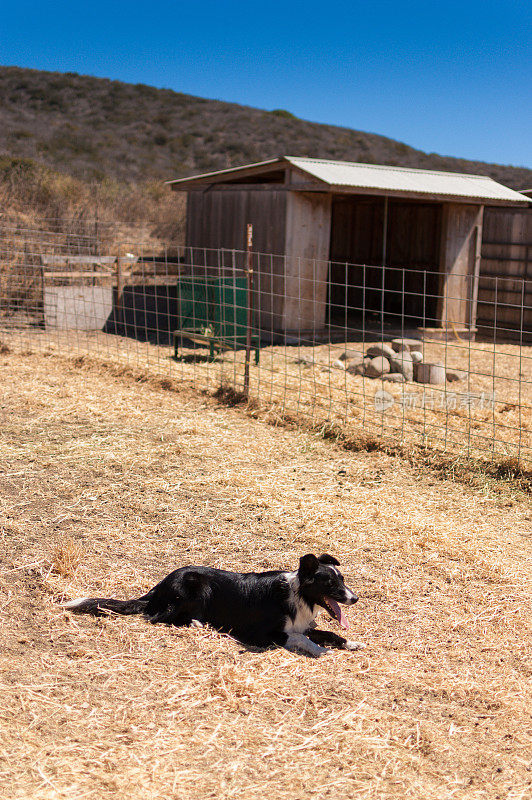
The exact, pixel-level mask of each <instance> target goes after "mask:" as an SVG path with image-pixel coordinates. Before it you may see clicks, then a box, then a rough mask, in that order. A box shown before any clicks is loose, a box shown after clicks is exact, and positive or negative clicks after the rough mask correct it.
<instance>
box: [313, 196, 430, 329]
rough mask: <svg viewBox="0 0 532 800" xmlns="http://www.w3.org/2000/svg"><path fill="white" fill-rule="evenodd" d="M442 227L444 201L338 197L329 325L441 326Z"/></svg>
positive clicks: (333, 230) (333, 227) (334, 211)
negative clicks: (362, 320) (354, 321)
mask: <svg viewBox="0 0 532 800" xmlns="http://www.w3.org/2000/svg"><path fill="white" fill-rule="evenodd" d="M385 218H386V219H385ZM441 223H442V206H441V204H439V203H421V202H415V201H400V200H398V201H394V200H392V201H389V202H387V201H385V200H383V198H380V197H364V196H362V197H360V196H356V195H355V196H347V197H345V196H338V197H334V198H333V202H332V220H331V246H330V258H331V266H330V273H329V275H330V278H329V297H328V320H329V323H330V324H333V325H334V324H337V325H343V324H345V323H346V316H351V317H356V316H359V317H360V316H366V317H367V319H368V320H371V319H377V318H379V319H382V321H386V322H388V323H390V324H392V325H393V324H395V325H397V324H401V323H405V324H407V325H428V326H434V325H436V322H437V305H438V303H437V299H438V289H439V260H440V231H441ZM383 264H385V265H386V266H385V267H383ZM346 309H349V314H348V315H346ZM347 321H349V320H347Z"/></svg>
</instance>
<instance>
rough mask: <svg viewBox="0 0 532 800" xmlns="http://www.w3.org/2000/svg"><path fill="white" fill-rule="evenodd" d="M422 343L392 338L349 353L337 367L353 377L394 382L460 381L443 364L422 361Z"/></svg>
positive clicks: (435, 382) (344, 355)
mask: <svg viewBox="0 0 532 800" xmlns="http://www.w3.org/2000/svg"><path fill="white" fill-rule="evenodd" d="M422 350H423V343H422V342H421V341H419V340H417V339H392V341H391V342H390V343H389V344H386V343H382V344H372V345H370V347H368V348H367V349H366V352H365V353H364V352H363V351H356V350H346V351H345V352H344V353H342V355H341V356H340V357H339V359H338V360H337V361H336V362H335V364H334V366H335V367H339V368H340V369H345V370H346V371H347V372H349V373H351V374H352V375H362V376H363V377H365V378H380V379H381V380H384V381H391V382H393V383H404V382H405V381H417V383H431V384H443V383H445V382H446V380H447V381H458V380H460V378H461V376H460V375H459V374H458V373H457V372H450V371H449V370H446V369H445V367H444V366H443V364H433V363H430V362H427V361H424V360H423V352H422Z"/></svg>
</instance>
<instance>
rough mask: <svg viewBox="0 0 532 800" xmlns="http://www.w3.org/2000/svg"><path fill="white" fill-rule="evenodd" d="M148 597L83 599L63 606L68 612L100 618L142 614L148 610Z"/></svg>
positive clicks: (71, 601)
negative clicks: (113, 615)
mask: <svg viewBox="0 0 532 800" xmlns="http://www.w3.org/2000/svg"><path fill="white" fill-rule="evenodd" d="M148 600H149V598H148V597H147V595H144V597H139V598H137V599H136V600H113V599H111V598H106V597H81V598H80V599H79V600H70V602H68V603H64V604H63V608H66V609H67V610H68V611H75V612H76V613H77V614H92V615H93V616H95V617H100V616H104V615H106V614H107V615H109V614H142V613H144V611H145V610H146V606H147V605H148Z"/></svg>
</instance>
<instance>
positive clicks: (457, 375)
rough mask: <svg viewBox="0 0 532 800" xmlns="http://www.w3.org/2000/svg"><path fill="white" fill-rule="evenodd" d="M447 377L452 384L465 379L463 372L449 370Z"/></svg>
mask: <svg viewBox="0 0 532 800" xmlns="http://www.w3.org/2000/svg"><path fill="white" fill-rule="evenodd" d="M446 376H447V380H448V381H449V383H452V382H453V381H462V380H463V379H464V376H463V375H462V373H461V372H453V371H452V370H449V369H448V370H447V373H446Z"/></svg>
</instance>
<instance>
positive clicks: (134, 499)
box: [0, 348, 532, 800]
mask: <svg viewBox="0 0 532 800" xmlns="http://www.w3.org/2000/svg"><path fill="white" fill-rule="evenodd" d="M0 369H1V380H0V392H1V397H0V406H1V415H2V425H1V429H0V437H1V439H0V442H1V445H0V446H1V451H2V452H1V464H2V475H1V477H0V531H1V547H2V561H1V568H0V570H1V573H2V574H1V582H0V596H1V611H0V614H1V622H0V625H1V627H0V640H1V645H2V647H1V655H0V666H1V677H0V682H1V693H0V720H1V721H0V751H1V761H0V796H1V797H5V798H9V800H15V798H21V799H22V798H24V800H26V799H27V798H32V800H44V799H45V798H46V800H51V799H52V798H53V800H55V799H56V798H67V797H68V798H73V797H75V798H76V799H77V800H78V799H81V798H87V800H107V799H109V800H110V799H111V798H113V800H117V799H118V800H120V799H121V798H124V800H125V798H127V799H128V800H135V799H136V798H138V799H139V800H141V799H142V800H150V798H153V799H154V800H155V798H157V800H167V799H168V800H169V799H170V798H178V799H179V800H181V798H183V800H184V798H187V799H188V798H201V799H202V800H203V798H217V799H218V798H227V799H229V798H231V799H232V798H234V799H235V800H237V799H238V800H240V799H241V798H242V800H243V799H244V798H246V800H249V799H250V798H259V797H264V796H268V797H271V798H272V800H284V799H285V798H286V800H288V799H290V800H303V799H304V798H339V797H353V798H360V800H362V798H367V800H370V798H371V799H377V798H379V799H382V798H390V799H391V798H397V800H399V798H401V800H404V798H416V800H418V799H421V798H427V800H428V798H430V800H434V798H438V800H451V798H453V800H457V799H462V798H463V799H465V798H467V800H496V798H501V799H502V798H504V799H505V800H525V799H526V798H529V797H530V796H532V714H531V710H532V702H531V694H532V692H531V689H532V686H531V682H532V654H531V645H530V642H531V633H532V630H531V628H532V623H531V614H530V608H531V600H532V581H531V576H532V569H531V568H532V558H531V552H532V510H531V507H530V504H529V500H528V498H526V497H525V496H524V495H522V494H519V493H517V492H516V491H515V489H512V488H511V486H510V485H506V486H505V485H504V484H502V483H501V484H500V485H498V486H495V485H492V487H491V488H488V487H486V488H485V489H484V490H483V491H480V490H477V491H473V490H471V489H469V488H467V487H465V486H464V485H459V484H456V483H452V482H447V481H444V480H441V479H439V478H438V477H437V476H436V475H435V474H434V473H431V472H430V471H428V470H425V471H422V470H415V469H414V468H413V467H411V466H409V465H408V464H407V463H406V462H405V461H403V460H401V459H399V458H393V457H391V456H388V455H385V454H383V453H378V452H374V453H363V452H359V453H354V452H351V453H347V452H345V451H343V450H341V449H340V448H338V447H337V446H336V445H334V444H333V443H330V442H326V441H323V439H321V438H319V437H318V436H315V435H314V436H313V435H311V434H310V433H308V432H306V433H305V432H303V431H299V432H298V431H290V430H288V429H285V428H275V427H272V426H269V425H265V424H263V423H262V422H260V421H256V420H252V419H250V418H249V417H246V416H245V415H244V414H242V413H240V412H239V411H238V409H230V408H227V407H220V406H217V405H216V404H215V403H214V401H213V400H212V399H211V398H208V397H207V396H205V397H204V398H203V399H199V398H198V395H197V394H193V393H186V391H182V392H173V391H169V390H168V389H164V388H163V385H164V384H163V385H162V384H161V382H159V385H158V384H157V382H156V381H153V380H152V381H146V382H144V383H139V382H138V381H135V380H134V379H133V378H132V377H131V375H128V372H127V370H123V373H124V374H122V375H121V374H120V371H119V370H118V369H115V370H114V372H113V370H111V369H110V368H109V367H106V366H105V365H101V366H98V365H97V363H96V362H95V361H94V362H91V361H89V360H88V359H86V358H85V359H80V360H78V361H77V362H75V361H74V360H73V359H67V358H64V357H59V356H57V355H54V354H50V355H45V354H26V355H21V354H15V353H14V352H8V351H7V348H4V352H3V353H2V354H0ZM323 550H326V551H330V552H333V553H335V554H337V555H338V556H339V557H340V558H341V560H342V562H343V568H344V572H345V574H346V577H347V579H348V583H349V584H350V585H352V586H353V588H355V589H356V590H357V591H358V592H359V594H360V603H359V604H358V605H357V606H355V607H353V608H352V609H351V610H350V611H349V612H348V613H349V617H350V619H351V625H352V635H353V636H354V637H355V638H357V639H363V640H365V641H366V642H367V645H368V648H367V650H365V651H363V652H359V653H342V652H336V653H331V654H329V655H327V656H326V657H324V658H322V659H319V660H312V659H307V658H304V657H299V656H297V655H294V654H289V653H287V652H286V651H283V650H272V651H268V652H262V653H260V652H259V653H258V652H249V651H246V650H244V649H243V648H242V647H241V646H239V645H238V644H237V643H235V642H234V641H232V640H231V639H229V638H227V637H222V636H219V635H218V634H216V633H214V632H209V631H205V630H196V629H194V630H192V629H190V630H181V629H170V628H165V627H163V626H155V627H152V626H150V625H148V624H147V623H145V622H143V621H142V619H138V618H109V619H102V620H95V619H92V618H88V617H75V616H73V615H71V614H68V613H66V612H65V611H63V610H62V609H61V607H60V605H59V601H61V600H62V599H64V598H72V597H75V596H79V595H86V594H89V593H91V594H92V593H98V594H103V595H106V594H114V595H115V596H119V597H129V596H132V595H135V594H136V593H138V592H142V591H144V590H145V589H146V588H147V587H149V586H151V585H153V583H154V582H155V581H156V580H158V579H159V578H160V577H162V576H163V575H164V574H165V573H167V572H168V571H169V570H170V569H172V568H174V567H175V566H177V565H183V564H186V563H189V564H190V563H202V564H210V565H213V566H222V565H223V566H226V567H234V568H236V569H247V568H250V567H256V568H268V567H279V566H282V567H293V566H295V564H296V563H297V559H298V557H299V555H300V554H301V553H303V552H306V551H323ZM324 624H325V625H327V624H328V623H327V621H324ZM331 624H332V623H331Z"/></svg>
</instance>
